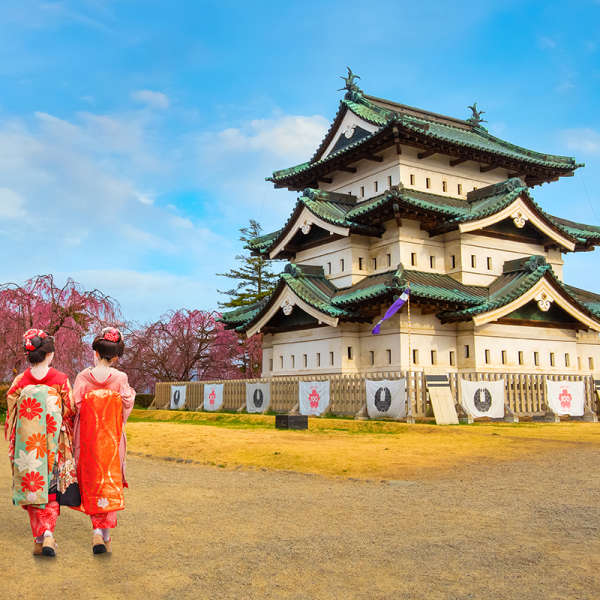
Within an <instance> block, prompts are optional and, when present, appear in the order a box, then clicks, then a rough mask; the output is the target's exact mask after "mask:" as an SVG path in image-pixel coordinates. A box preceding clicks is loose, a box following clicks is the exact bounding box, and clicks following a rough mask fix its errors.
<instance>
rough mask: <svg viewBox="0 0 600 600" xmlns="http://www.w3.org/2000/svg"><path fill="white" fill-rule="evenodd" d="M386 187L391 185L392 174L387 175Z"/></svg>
mask: <svg viewBox="0 0 600 600" xmlns="http://www.w3.org/2000/svg"><path fill="white" fill-rule="evenodd" d="M388 187H392V176H391V175H388Z"/></svg>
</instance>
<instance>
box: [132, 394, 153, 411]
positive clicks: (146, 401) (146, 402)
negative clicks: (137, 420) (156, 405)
mask: <svg viewBox="0 0 600 600" xmlns="http://www.w3.org/2000/svg"><path fill="white" fill-rule="evenodd" d="M152 400H154V394H136V395H135V405H136V406H137V407H139V408H148V407H149V406H150V404H152Z"/></svg>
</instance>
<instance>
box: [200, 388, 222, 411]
mask: <svg viewBox="0 0 600 600" xmlns="http://www.w3.org/2000/svg"><path fill="white" fill-rule="evenodd" d="M221 406H223V384H222V383H205V384H204V410H219V409H220V408H221Z"/></svg>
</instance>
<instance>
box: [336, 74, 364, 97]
mask: <svg viewBox="0 0 600 600" xmlns="http://www.w3.org/2000/svg"><path fill="white" fill-rule="evenodd" d="M346 69H348V75H347V76H344V75H340V79H343V80H344V82H345V84H346V85H345V86H344V87H343V88H340V89H339V90H338V92H342V91H344V90H346V91H347V92H348V94H347V95H349V94H353V93H355V94H362V90H361V89H360V88H359V87H358V85H356V83H355V82H356V80H357V79H360V76H359V75H357V74H356V73H354V72H353V71H352V69H351V68H350V67H346Z"/></svg>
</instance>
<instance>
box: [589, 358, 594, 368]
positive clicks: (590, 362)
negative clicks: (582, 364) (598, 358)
mask: <svg viewBox="0 0 600 600" xmlns="http://www.w3.org/2000/svg"><path fill="white" fill-rule="evenodd" d="M588 365H589V367H590V371H593V370H594V359H593V357H591V356H590V357H588Z"/></svg>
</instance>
